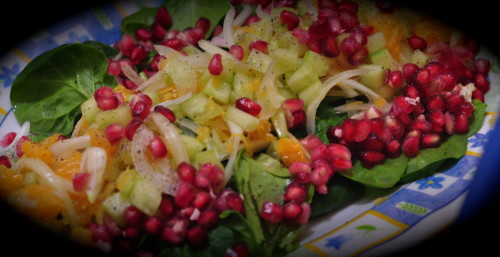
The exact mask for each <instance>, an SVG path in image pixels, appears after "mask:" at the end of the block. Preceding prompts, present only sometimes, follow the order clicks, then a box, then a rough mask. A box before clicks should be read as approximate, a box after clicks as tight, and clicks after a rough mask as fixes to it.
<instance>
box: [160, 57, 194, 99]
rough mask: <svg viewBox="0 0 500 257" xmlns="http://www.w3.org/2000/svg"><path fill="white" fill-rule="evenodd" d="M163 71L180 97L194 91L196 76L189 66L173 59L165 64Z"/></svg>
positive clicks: (177, 59)
mask: <svg viewBox="0 0 500 257" xmlns="http://www.w3.org/2000/svg"><path fill="white" fill-rule="evenodd" d="M165 70H166V71H167V74H168V75H169V76H170V78H171V79H172V82H173V83H174V84H175V86H176V87H177V91H178V92H179V93H181V95H182V94H184V93H187V92H193V91H194V90H195V89H196V86H197V85H198V82H197V81H198V80H197V78H198V74H197V71H196V70H195V69H194V68H193V67H191V66H190V65H189V64H187V63H185V62H184V61H182V60H180V59H179V58H173V59H171V60H170V61H168V62H167V68H166V69H165Z"/></svg>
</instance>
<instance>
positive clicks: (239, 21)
mask: <svg viewBox="0 0 500 257" xmlns="http://www.w3.org/2000/svg"><path fill="white" fill-rule="evenodd" d="M250 14H252V7H250V5H248V4H244V5H243V10H241V11H240V13H239V14H238V16H237V17H236V18H235V19H234V21H233V26H241V25H243V24H244V23H245V21H246V20H247V18H248V17H249V16H250Z"/></svg>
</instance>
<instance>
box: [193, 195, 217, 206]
mask: <svg viewBox="0 0 500 257" xmlns="http://www.w3.org/2000/svg"><path fill="white" fill-rule="evenodd" d="M211 200H212V197H211V196H210V194H209V193H207V192H205V191H200V192H198V193H196V196H195V197H194V200H193V206H194V207H195V208H198V209H202V208H204V207H205V206H207V204H208V203H209V202H210V201H211Z"/></svg>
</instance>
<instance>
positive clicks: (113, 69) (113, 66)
mask: <svg viewBox="0 0 500 257" xmlns="http://www.w3.org/2000/svg"><path fill="white" fill-rule="evenodd" d="M106 72H107V73H108V74H110V75H113V76H118V75H120V74H121V73H122V68H121V66H120V63H118V62H117V61H113V59H111V58H109V59H108V68H107V70H106Z"/></svg>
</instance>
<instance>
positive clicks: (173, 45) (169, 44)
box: [161, 38, 184, 51]
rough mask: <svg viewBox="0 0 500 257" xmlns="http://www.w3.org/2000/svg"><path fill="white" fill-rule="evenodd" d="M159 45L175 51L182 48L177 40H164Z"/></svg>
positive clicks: (181, 44)
mask: <svg viewBox="0 0 500 257" xmlns="http://www.w3.org/2000/svg"><path fill="white" fill-rule="evenodd" d="M161 44H162V45H164V46H167V47H170V48H172V49H174V50H177V51H180V50H181V49H182V48H183V47H184V43H183V42H182V41H181V40H180V39H178V38H169V39H166V40H165V41H163V42H162V43H161Z"/></svg>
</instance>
